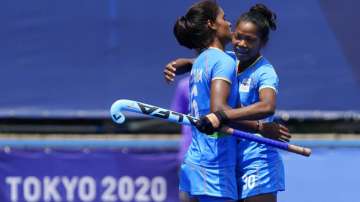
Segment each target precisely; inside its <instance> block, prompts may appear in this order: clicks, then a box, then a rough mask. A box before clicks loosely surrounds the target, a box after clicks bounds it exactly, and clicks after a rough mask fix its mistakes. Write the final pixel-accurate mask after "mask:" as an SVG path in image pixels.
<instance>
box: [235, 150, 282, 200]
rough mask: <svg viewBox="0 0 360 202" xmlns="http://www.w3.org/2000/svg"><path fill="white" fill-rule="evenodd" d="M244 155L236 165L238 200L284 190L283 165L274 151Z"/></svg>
mask: <svg viewBox="0 0 360 202" xmlns="http://www.w3.org/2000/svg"><path fill="white" fill-rule="evenodd" d="M265 153H266V155H263V154H264V151H262V154H260V155H256V153H255V155H254V153H252V154H251V153H245V154H244V157H243V158H242V161H239V163H238V165H237V174H238V176H237V182H238V194H239V199H244V198H248V197H252V196H256V195H260V194H267V193H273V194H276V193H277V192H278V191H284V190H285V174H284V165H283V162H282V159H281V156H280V154H279V153H278V151H276V150H270V151H265Z"/></svg>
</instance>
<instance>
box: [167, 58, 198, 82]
mask: <svg viewBox="0 0 360 202" xmlns="http://www.w3.org/2000/svg"><path fill="white" fill-rule="evenodd" d="M192 64H193V59H190V58H178V59H176V60H173V61H171V62H169V63H168V64H167V65H166V66H165V68H164V71H163V73H164V78H165V81H166V82H167V83H171V82H173V81H174V79H175V77H176V75H179V74H184V73H186V72H189V71H190V70H191V67H192Z"/></svg>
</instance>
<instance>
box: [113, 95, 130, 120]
mask: <svg viewBox="0 0 360 202" xmlns="http://www.w3.org/2000/svg"><path fill="white" fill-rule="evenodd" d="M126 106H127V100H117V101H116V102H114V103H113V104H112V105H111V109H110V114H111V118H112V120H113V121H114V122H115V123H117V124H122V123H124V121H125V115H124V114H123V113H122V111H123V109H124V108H125V107H126Z"/></svg>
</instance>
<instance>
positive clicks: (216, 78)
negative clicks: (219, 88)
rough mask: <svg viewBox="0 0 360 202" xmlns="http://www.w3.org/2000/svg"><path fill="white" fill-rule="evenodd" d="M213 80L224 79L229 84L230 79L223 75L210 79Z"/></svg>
mask: <svg viewBox="0 0 360 202" xmlns="http://www.w3.org/2000/svg"><path fill="white" fill-rule="evenodd" d="M214 80H223V81H226V82H228V83H230V84H231V81H230V80H229V79H227V78H224V77H214V78H212V79H211V81H214Z"/></svg>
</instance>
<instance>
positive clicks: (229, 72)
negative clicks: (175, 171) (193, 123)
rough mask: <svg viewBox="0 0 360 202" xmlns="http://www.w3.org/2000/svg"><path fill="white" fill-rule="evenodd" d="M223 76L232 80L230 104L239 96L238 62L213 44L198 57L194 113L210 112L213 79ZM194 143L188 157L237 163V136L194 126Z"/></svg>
mask: <svg viewBox="0 0 360 202" xmlns="http://www.w3.org/2000/svg"><path fill="white" fill-rule="evenodd" d="M214 79H221V80H224V81H226V82H229V83H230V84H231V90H230V94H229V97H228V105H229V106H231V107H235V106H236V104H237V99H238V83H237V79H236V63H235V61H234V59H233V58H231V57H230V56H228V55H227V54H225V53H224V52H223V51H222V50H220V49H215V48H209V49H207V50H205V51H203V52H202V53H201V54H200V55H199V56H198V57H197V59H196V60H195V61H194V64H193V67H192V70H191V76H190V105H191V107H190V108H191V114H192V115H193V116H195V117H200V116H203V115H206V114H209V113H210V92H211V82H212V81H213V80H214ZM192 132H193V133H192V143H191V145H190V148H189V150H188V153H187V155H186V158H185V161H189V162H191V163H195V164H198V165H202V166H206V167H225V166H233V165H235V163H236V139H235V138H233V137H230V136H225V135H221V134H218V133H215V134H213V135H210V136H208V135H206V134H203V133H201V132H199V131H198V130H197V129H196V128H195V127H193V128H192Z"/></svg>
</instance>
